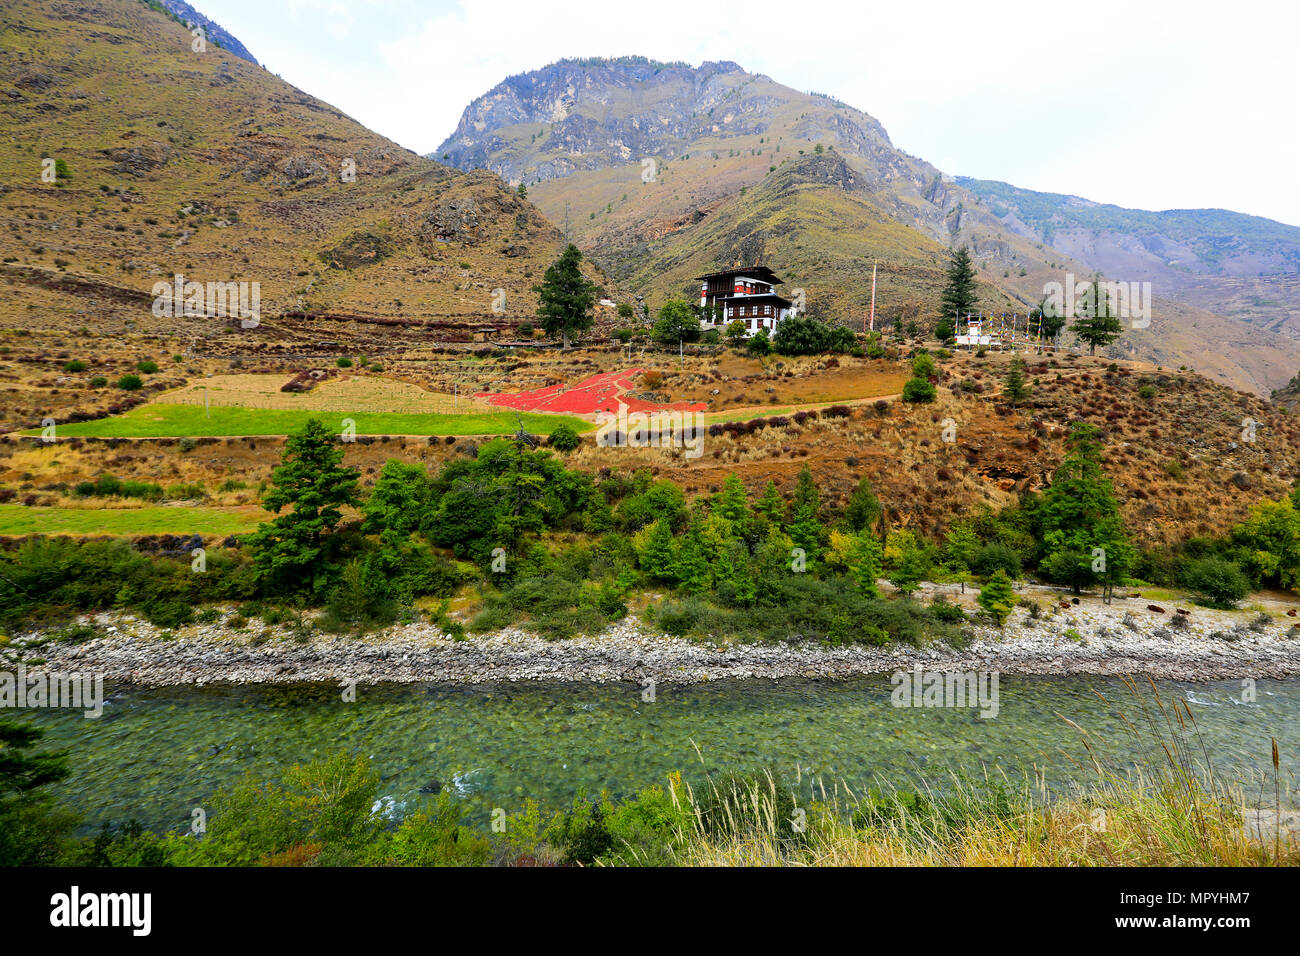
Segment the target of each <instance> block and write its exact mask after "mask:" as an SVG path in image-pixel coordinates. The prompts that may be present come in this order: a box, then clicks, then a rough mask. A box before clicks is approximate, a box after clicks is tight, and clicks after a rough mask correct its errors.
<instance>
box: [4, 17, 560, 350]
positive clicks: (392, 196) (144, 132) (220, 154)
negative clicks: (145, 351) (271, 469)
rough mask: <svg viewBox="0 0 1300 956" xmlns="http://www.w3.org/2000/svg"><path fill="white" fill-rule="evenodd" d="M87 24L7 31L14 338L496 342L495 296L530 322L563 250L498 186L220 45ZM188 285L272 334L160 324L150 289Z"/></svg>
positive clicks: (119, 25)
mask: <svg viewBox="0 0 1300 956" xmlns="http://www.w3.org/2000/svg"><path fill="white" fill-rule="evenodd" d="M84 9H85V8H84V7H83V6H82V5H80V4H78V3H75V2H61V0H48V2H34V0H16V2H14V3H11V4H7V5H6V6H5V8H4V9H3V10H2V11H0V85H3V87H4V88H5V89H13V90H14V91H16V92H18V94H19V96H18V98H16V99H11V100H9V101H7V103H6V107H5V112H4V119H3V125H4V129H5V132H6V134H7V135H6V136H4V137H2V138H0V140H2V141H0V181H2V182H4V183H5V184H6V185H5V189H4V191H3V194H2V195H0V218H3V220H4V222H5V224H6V226H7V228H6V229H4V230H3V231H0V258H4V259H5V261H6V264H5V266H4V274H3V277H4V278H5V280H6V281H7V282H8V283H9V286H10V287H9V289H8V290H7V292H8V293H9V294H6V295H4V296H3V297H0V325H10V326H14V327H21V326H23V325H32V324H36V325H55V326H57V325H59V324H60V323H66V324H67V326H68V327H70V328H74V329H75V328H77V327H80V326H87V327H89V328H91V329H92V330H93V331H94V332H96V333H98V332H101V331H102V332H104V333H108V334H117V333H120V332H122V331H124V330H126V329H128V328H131V327H135V328H139V329H145V328H150V329H158V328H164V329H166V330H167V331H169V332H174V331H177V330H178V329H182V328H183V329H185V330H186V331H187V332H188V333H189V334H190V335H192V336H193V337H195V338H208V337H211V336H217V335H222V334H229V335H237V334H242V335H243V336H244V340H245V341H257V340H259V339H260V338H265V337H270V338H279V339H282V340H286V341H290V342H294V341H296V342H299V343H303V342H311V341H314V340H315V339H317V338H330V339H337V338H340V337H341V336H346V334H347V332H348V329H347V327H339V326H337V325H335V326H333V327H330V328H328V329H322V330H319V331H318V330H315V329H313V328H310V327H307V328H303V327H300V326H298V325H294V324H293V323H282V322H277V321H276V320H275V319H274V316H275V315H276V314H277V313H279V312H280V311H281V310H285V309H306V310H309V311H320V310H332V311H337V312H346V313H361V314H367V315H378V316H391V317H400V318H403V319H417V320H418V319H423V320H439V319H448V318H452V319H459V320H463V321H468V322H482V321H486V320H489V319H491V318H493V317H494V316H493V313H492V311H491V302H492V290H493V289H495V288H504V289H505V290H506V293H507V295H506V308H507V312H506V314H505V317H507V318H512V319H515V320H519V319H522V318H524V317H526V316H528V315H529V314H530V313H531V312H532V310H533V307H534V304H535V296H534V295H533V293H532V292H531V286H532V285H533V284H534V283H535V282H536V280H537V277H538V276H540V274H541V271H542V270H543V269H544V268H545V267H546V265H548V264H549V262H550V261H551V260H552V259H553V258H554V255H555V254H556V252H557V250H558V247H559V245H560V236H559V234H558V233H557V231H556V230H555V228H554V227H553V226H551V225H550V224H549V223H547V222H546V221H545V220H544V219H543V218H542V217H541V215H540V214H539V213H538V211H537V210H536V209H535V208H533V207H532V206H531V204H529V203H528V202H527V201H526V200H523V199H520V198H519V197H518V196H516V195H515V194H514V193H513V192H512V191H510V190H509V189H507V188H506V187H505V185H504V184H503V183H502V182H501V181H500V180H499V179H498V178H497V177H495V176H493V175H491V174H487V173H481V172H475V173H469V174H466V173H462V172H460V171H457V170H454V169H450V168H448V167H445V166H441V165H438V164H436V163H433V162H431V161H429V160H426V159H423V158H421V157H419V156H417V155H415V154H413V153H411V152H409V151H407V150H405V149H402V148H401V147H399V146H397V145H396V144H395V143H392V142H391V141H389V140H386V139H384V138H383V137H381V136H378V135H376V134H375V133H372V132H370V131H369V130H367V129H365V128H364V127H362V126H360V125H359V124H358V123H356V122H354V121H353V120H352V119H350V118H349V117H347V116H345V115H343V114H342V113H341V112H339V111H338V110H336V109H334V108H333V107H331V106H329V105H328V104H326V103H323V102H321V101H319V100H317V99H315V98H313V97H311V96H309V95H308V94H306V93H303V92H301V91H299V90H297V89H295V88H294V87H292V86H290V85H288V84H287V83H284V82H283V81H281V80H280V79H278V78H277V77H275V76H274V75H272V74H270V73H268V72H266V71H265V70H263V69H261V68H260V67H257V66H255V65H253V64H251V63H248V62H246V61H244V60H242V59H240V58H238V57H235V56H232V55H231V54H229V53H228V52H226V51H223V50H221V49H220V48H218V47H216V46H215V45H210V46H209V47H208V49H207V51H206V52H203V53H195V52H193V51H192V50H191V48H190V42H191V37H190V34H189V32H188V31H187V30H186V29H185V28H184V27H183V26H181V25H180V24H179V23H177V22H175V21H174V20H173V19H171V18H169V17H167V16H166V15H165V14H163V13H160V12H159V11H156V10H153V9H150V8H149V7H147V6H145V5H144V4H142V3H139V2H137V0H103V2H101V3H99V4H97V5H96V7H95V11H94V14H93V16H89V15H87V14H86V13H85V12H84ZM45 155H48V156H50V157H52V158H57V159H59V160H61V161H63V162H64V163H66V166H67V168H68V170H69V172H70V176H69V177H68V178H67V179H66V180H65V181H63V182H62V183H61V184H59V185H54V184H47V183H44V182H42V181H41V178H40V173H41V159H42V157H43V156H45ZM345 160H352V161H354V162H355V164H356V178H355V181H354V182H342V181H341V178H340V170H341V168H342V164H343V163H344V161H345ZM295 174H296V175H295ZM453 205H454V206H455V209H452V206H453ZM444 223H446V224H450V226H448V228H450V229H452V230H453V234H452V235H451V236H450V241H448V242H445V243H444V242H438V241H436V238H435V234H436V233H437V232H439V231H440V229H441V228H442V226H440V225H438V224H444ZM372 237H373V243H374V247H375V248H380V249H381V250H382V253H381V254H380V255H379V256H377V257H375V258H374V259H372V260H370V261H368V262H367V261H360V262H351V261H350V260H346V257H344V258H339V257H337V256H336V257H334V259H333V261H334V262H335V263H336V266H337V267H336V266H331V265H329V264H327V262H326V261H325V260H323V259H322V254H328V253H329V252H330V251H331V250H337V249H339V248H340V247H341V246H345V245H347V244H348V242H349V240H354V241H355V242H356V243H359V247H360V252H361V254H362V257H363V259H364V256H365V255H366V253H367V248H366V246H367V244H368V243H371V242H372ZM506 246H511V247H512V249H511V253H510V254H509V255H505V254H503V249H504V248H505V247H506ZM176 272H181V273H184V274H185V275H187V276H188V277H189V278H192V279H197V280H200V281H209V280H220V281H228V280H248V281H258V282H260V283H261V292H262V309H263V316H264V322H263V325H262V327H261V328H260V329H258V330H256V332H255V333H250V332H247V331H241V330H238V329H230V328H227V327H226V325H225V324H224V323H223V322H221V321H220V320H213V319H185V320H175V319H167V320H165V321H163V320H158V319H155V318H154V317H153V316H152V315H151V313H150V311H149V308H148V306H149V304H150V301H151V298H150V294H149V290H150V288H151V287H152V285H153V283H154V282H156V281H158V280H159V279H160V278H169V277H170V276H172V275H173V274H174V273H176ZM74 283H79V284H80V287H79V288H74ZM55 284H62V288H61V289H59V290H56V291H54V292H47V291H46V289H45V287H47V286H51V285H55ZM133 296H134V298H133ZM495 318H501V316H495Z"/></svg>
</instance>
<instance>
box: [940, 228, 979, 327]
mask: <svg viewBox="0 0 1300 956" xmlns="http://www.w3.org/2000/svg"><path fill="white" fill-rule="evenodd" d="M978 307H979V293H978V292H977V291H976V288H975V267H974V266H973V265H971V261H970V250H968V249H967V248H966V247H965V246H962V247H961V248H960V249H956V250H954V251H952V252H950V253H949V259H948V284H947V285H946V286H944V289H943V296H942V297H941V299H940V309H939V314H940V316H941V317H942V318H943V319H945V320H947V321H948V322H950V323H952V322H959V321H960V320H961V319H962V318H963V317H964V316H965V315H966V314H967V313H968V312H974V311H976V310H977V309H978Z"/></svg>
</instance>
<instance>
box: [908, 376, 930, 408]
mask: <svg viewBox="0 0 1300 956" xmlns="http://www.w3.org/2000/svg"><path fill="white" fill-rule="evenodd" d="M934 395H935V389H934V385H933V384H932V383H931V382H930V381H929V380H928V379H924V378H909V379H908V380H907V382H906V383H905V384H904V385H903V401H905V402H916V403H918V404H928V403H930V402H933V401H934Z"/></svg>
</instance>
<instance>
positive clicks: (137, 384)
mask: <svg viewBox="0 0 1300 956" xmlns="http://www.w3.org/2000/svg"><path fill="white" fill-rule="evenodd" d="M117 387H118V388H120V389H122V391H124V392H134V391H137V390H139V389H141V388H144V381H143V380H142V379H141V378H140V376H139V375H123V376H122V377H121V378H119V379H118V380H117Z"/></svg>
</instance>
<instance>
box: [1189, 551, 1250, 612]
mask: <svg viewBox="0 0 1300 956" xmlns="http://www.w3.org/2000/svg"><path fill="white" fill-rule="evenodd" d="M1183 584H1184V585H1185V586H1186V587H1187V589H1188V590H1189V591H1191V592H1192V593H1193V594H1195V595H1196V599H1197V601H1198V602H1199V603H1201V604H1204V605H1206V606H1208V607H1216V608H1232V607H1236V606H1237V603H1238V602H1239V601H1241V599H1242V598H1244V597H1245V596H1246V595H1247V594H1249V593H1250V581H1249V579H1248V578H1247V577H1246V575H1245V573H1244V572H1243V571H1242V570H1241V568H1239V567H1238V566H1237V565H1236V563H1235V562H1233V561H1229V560H1228V559H1226V558H1216V557H1208V558H1200V559H1198V560H1195V561H1191V562H1189V563H1188V565H1187V567H1186V569H1185V570H1184V571H1183Z"/></svg>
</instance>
